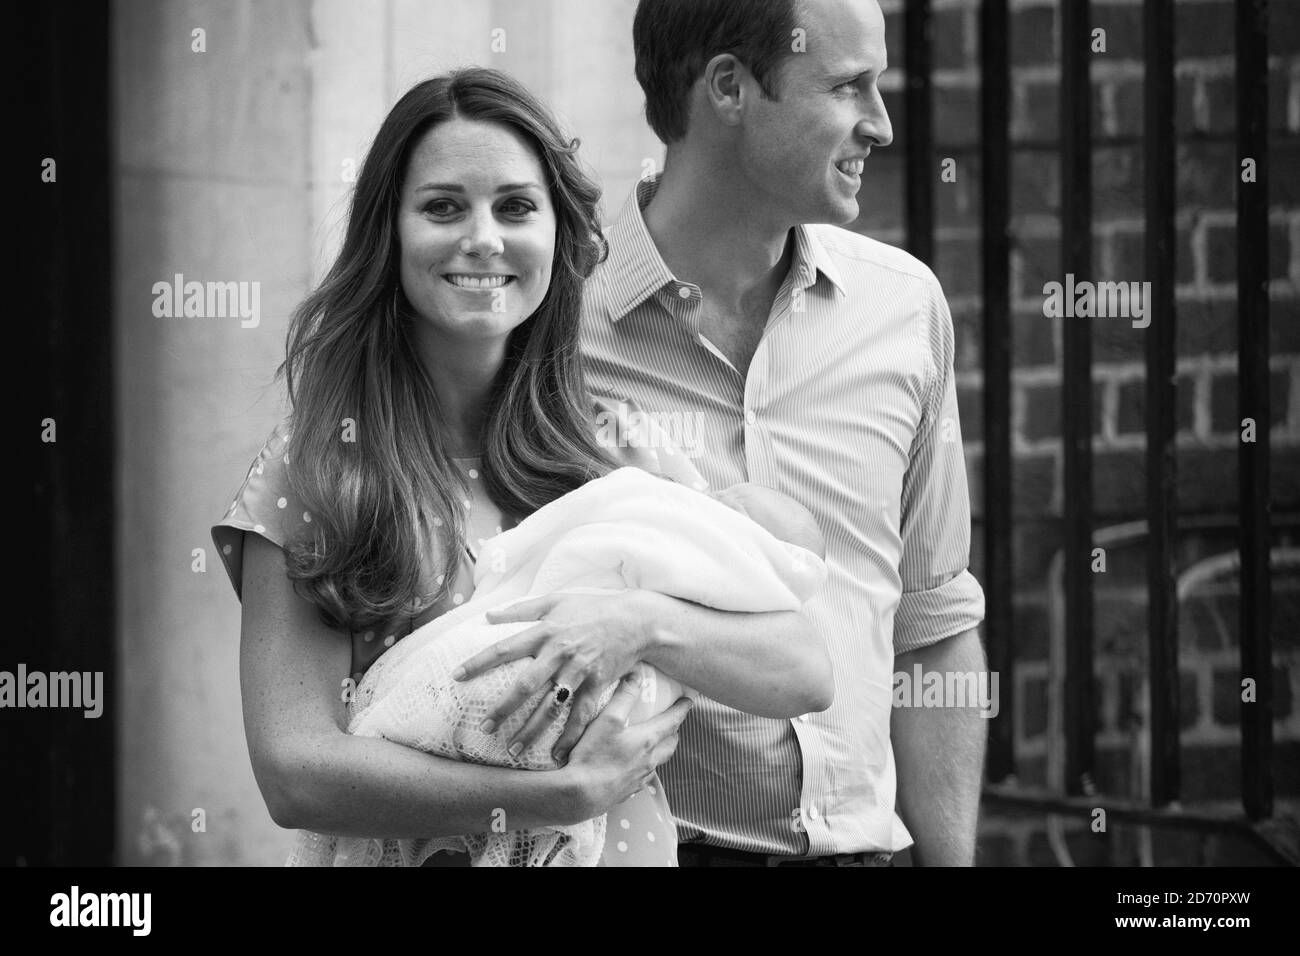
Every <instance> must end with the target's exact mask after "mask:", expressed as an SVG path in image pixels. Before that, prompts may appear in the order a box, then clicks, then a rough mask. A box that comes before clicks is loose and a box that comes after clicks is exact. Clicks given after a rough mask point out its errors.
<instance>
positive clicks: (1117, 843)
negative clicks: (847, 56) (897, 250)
mask: <svg viewBox="0 0 1300 956" xmlns="http://www.w3.org/2000/svg"><path fill="white" fill-rule="evenodd" d="M881 5H882V7H883V8H884V10H885V16H886V29H887V36H886V41H887V45H888V50H889V70H888V71H887V72H886V74H885V75H884V77H883V78H882V87H883V88H884V89H885V99H886V104H887V106H888V107H889V110H890V117H891V119H892V120H893V124H894V134H895V139H894V146H893V147H892V148H886V149H881V150H879V151H876V152H874V153H873V154H872V158H871V160H870V161H869V163H868V173H867V181H866V185H865V186H864V191H863V197H862V198H863V202H862V207H863V215H862V218H861V219H860V220H859V222H858V223H857V224H856V226H855V228H858V229H860V230H861V231H863V232H866V233H868V234H870V235H872V236H874V237H876V238H879V239H882V240H884V241H886V242H891V243H895V244H898V245H902V244H903V218H902V217H903V205H902V202H903V155H902V148H901V146H902V143H903V142H904V141H905V137H906V135H907V118H906V116H905V115H904V111H903V108H902V89H903V83H904V77H905V71H906V62H905V56H904V54H905V50H904V45H903V14H902V6H903V4H902V2H901V0H882V3H881ZM1010 6H1011V14H1010V15H1011V38H1010V42H1011V62H1012V78H1011V89H1012V104H1011V117H1012V128H1011V145H1012V166H1011V189H1012V192H1011V200H1012V203H1011V213H1012V223H1011V228H1012V234H1013V242H1012V262H1011V269H1012V276H1011V278H1012V308H1013V315H1012V331H1013V348H1014V370H1013V379H1012V443H1013V454H1014V459H1015V461H1014V467H1015V475H1014V487H1013V491H1012V494H1013V502H1014V512H1015V519H1016V528H1015V540H1014V602H1015V603H1014V617H1015V630H1016V641H1017V644H1018V660H1017V665H1016V672H1015V674H1014V677H1013V679H1014V681H1015V687H1016V700H1017V701H1018V705H1017V715H1016V721H1015V740H1016V755H1017V762H1018V779H1019V780H1020V781H1021V782H1023V783H1026V784H1032V785H1046V784H1049V783H1050V782H1051V781H1053V780H1055V779H1057V772H1054V770H1056V768H1057V767H1058V762H1059V761H1060V760H1061V759H1062V755H1061V745H1060V741H1061V738H1060V736H1059V727H1058V724H1059V718H1057V717H1055V715H1056V714H1058V713H1059V707H1060V700H1059V687H1053V685H1052V679H1051V673H1052V668H1051V667H1050V666H1049V662H1050V660H1051V658H1052V653H1053V651H1052V649H1053V647H1054V646H1058V647H1059V635H1054V633H1053V631H1052V627H1051V621H1052V614H1051V611H1052V606H1053V605H1052V599H1053V594H1054V593H1056V594H1058V595H1059V578H1054V577H1053V574H1052V571H1051V568H1052V565H1053V558H1054V557H1058V556H1059V549H1060V547H1061V543H1062V537H1061V534H1060V520H1059V519H1060V517H1061V514H1062V504H1063V501H1062V497H1063V496H1062V475H1061V444H1060V428H1061V422H1060V420H1061V404H1060V403H1061V368H1060V360H1061V342H1062V334H1061V323H1062V322H1063V321H1091V322H1092V323H1093V325H1092V331H1093V363H1094V364H1093V382H1094V392H1095V394H1094V402H1093V428H1094V434H1093V453H1094V475H1093V477H1094V482H1095V492H1094V493H1095V511H1096V514H1097V520H1096V528H1097V529H1098V532H1099V533H1101V529H1104V528H1114V527H1116V526H1121V525H1123V524H1124V523H1126V522H1132V521H1134V520H1135V519H1141V518H1142V517H1144V516H1145V463H1144V454H1145V437H1144V423H1145V411H1144V408H1143V405H1144V393H1143V388H1144V375H1143V349H1144V347H1145V341H1144V339H1143V335H1144V332H1143V331H1142V330H1141V329H1135V328H1133V327H1132V326H1131V323H1130V322H1129V321H1127V320H1124V319H1091V320H1088V319H1064V320H1061V319H1049V318H1045V317H1044V315H1043V295H1042V287H1043V283H1045V282H1047V281H1049V280H1057V281H1061V280H1063V278H1064V277H1063V275H1062V274H1061V273H1062V270H1061V268H1060V219H1059V214H1060V161H1059V155H1058V149H1059V129H1058V112H1059V110H1058V95H1059V71H1060V47H1061V44H1060V36H1059V31H1060V20H1059V10H1058V6H1057V4H1055V3H1051V2H1038V0H1018V2H1017V0H1012V3H1011V5H1010ZM1270 7H1271V17H1272V22H1271V24H1270V31H1269V35H1270V41H1269V42H1270V46H1269V116H1270V133H1269V137H1270V142H1269V155H1268V157H1267V163H1268V165H1269V169H1270V191H1271V200H1272V203H1271V209H1270V214H1269V221H1270V226H1271V230H1270V252H1269V277H1270V288H1269V293H1270V302H1271V306H1270V309H1271V354H1272V358H1271V364H1270V368H1271V370H1272V376H1271V381H1270V386H1271V394H1272V402H1273V410H1272V421H1271V422H1270V427H1271V437H1272V442H1273V473H1272V489H1273V492H1272V495H1273V511H1274V514H1275V515H1277V516H1280V517H1282V518H1285V517H1287V516H1290V517H1292V518H1294V517H1296V516H1297V513H1298V512H1300V3H1285V2H1274V3H1272V4H1270ZM977 8H978V4H977V3H976V2H975V0H936V2H934V3H933V18H934V54H933V56H934V76H933V80H934V86H935V102H934V107H935V131H934V132H935V156H934V161H933V170H934V182H935V187H934V188H935V193H936V195H935V199H936V214H937V219H936V258H935V261H934V262H933V263H931V265H932V267H933V268H934V269H935V271H936V273H937V274H938V276H939V278H940V280H941V281H942V283H943V288H944V290H945V292H946V294H947V296H948V301H949V305H950V307H951V309H952V313H953V319H954V322H955V325H956V331H957V355H956V365H957V381H958V390H959V399H960V403H961V413H962V432H963V436H964V438H965V440H966V450H967V461H968V464H969V469H970V477H971V494H972V507H973V512H974V525H975V527H974V536H973V550H972V566H973V569H974V571H975V573H976V574H977V575H981V576H982V569H981V566H982V563H983V555H982V553H981V551H980V547H981V541H982V533H981V532H982V513H983V501H982V480H981V479H982V464H983V441H982V438H983V435H982V431H983V430H982V422H981V415H982V409H981V391H982V374H981V365H980V356H981V343H980V321H981V318H980V307H981V299H980V285H981V280H980V268H981V266H980V243H979V215H980V181H981V170H980V157H979V96H980V84H979V50H978V38H979V37H978V30H979V24H978V9H977ZM1233 15H1234V14H1233V4H1232V3H1231V2H1228V0H1181V2H1178V3H1177V4H1176V7H1175V24H1174V29H1175V48H1176V49H1175V55H1176V84H1177V103H1176V128H1177V133H1178V143H1177V163H1176V169H1175V170H1173V171H1171V174H1172V175H1174V176H1175V177H1176V183H1177V193H1176V203H1177V222H1176V228H1177V270H1176V283H1177V287H1176V290H1175V294H1176V306H1177V321H1178V332H1177V374H1178V377H1177V392H1178V409H1177V416H1178V429H1179V431H1178V455H1179V459H1178V467H1179V476H1178V499H1179V507H1180V510H1181V511H1182V512H1183V513H1184V514H1188V515H1198V516H1203V517H1202V518H1201V519H1199V525H1198V527H1197V528H1195V529H1193V530H1190V531H1185V532H1183V533H1182V534H1180V540H1179V542H1178V549H1179V568H1180V570H1182V571H1184V572H1188V571H1192V572H1193V573H1195V574H1196V575H1197V576H1198V581H1199V583H1197V584H1196V585H1195V586H1194V587H1190V588H1189V591H1188V596H1187V598H1186V599H1185V600H1184V601H1183V604H1182V610H1181V642H1182V646H1181V650H1180V669H1181V672H1182V687H1181V706H1182V720H1183V731H1182V742H1183V797H1184V804H1185V805H1195V806H1207V807H1208V806H1214V807H1221V808H1229V809H1231V808H1234V807H1239V793H1240V791H1239V786H1240V784H1239V779H1240V773H1239V757H1238V747H1237V741H1238V736H1237V735H1238V728H1237V722H1238V719H1239V716H1238V714H1239V704H1238V702H1237V701H1238V698H1237V694H1238V681H1239V674H1238V664H1237V653H1238V652H1237V633H1236V631H1237V617H1236V616H1237V597H1236V586H1235V571H1233V569H1232V568H1231V567H1230V566H1224V567H1220V568H1218V569H1217V571H1216V570H1215V568H1216V560H1217V559H1216V556H1217V555H1222V554H1224V553H1228V552H1232V551H1234V550H1235V548H1236V538H1235V534H1234V525H1233V524H1232V523H1231V516H1232V514H1233V513H1234V512H1235V509H1236V496H1237V454H1238V447H1239V445H1238V442H1239V440H1240V437H1239V435H1240V432H1239V424H1238V414H1237V408H1236V361H1237V359H1236V353H1235V349H1236V339H1237V323H1236V248H1235V242H1236V237H1235V219H1236V213H1235V188H1236V184H1237V181H1238V171H1239V158H1238V157H1237V155H1236V144H1235V140H1234V136H1235V90H1234V80H1233V37H1234V28H1233ZM1092 25H1093V27H1101V28H1104V29H1105V30H1106V41H1107V44H1106V46H1107V49H1106V52H1105V53H1094V54H1092V61H1091V69H1092V86H1093V137H1094V150H1093V187H1094V195H1093V209H1094V236H1093V250H1094V251H1093V257H1094V275H1093V277H1092V278H1094V279H1095V280H1097V281H1143V280H1144V279H1146V278H1147V274H1146V272H1145V269H1144V265H1145V264H1144V261H1143V260H1144V250H1143V215H1142V212H1143V186H1142V178H1143V169H1142V166H1143V157H1142V142H1141V135H1142V112H1143V103H1142V86H1143V82H1142V72H1143V62H1142V9H1141V4H1140V2H1136V0H1127V2H1120V0H1114V2H1109V3H1107V2H1094V3H1093V4H1092ZM948 157H951V158H953V159H955V160H956V163H957V181H956V182H955V183H953V182H949V183H945V182H942V181H941V180H940V178H939V164H940V162H941V160H942V159H944V158H948ZM1275 524H1278V525H1280V524H1281V522H1276V523H1275ZM1108 533H1111V532H1108ZM1113 534H1115V537H1114V538H1113V540H1111V541H1110V543H1108V544H1107V559H1108V560H1107V571H1106V573H1105V574H1104V575H1100V574H1099V575H1098V578H1097V580H1096V582H1095V585H1096V630H1095V641H1096V652H1097V671H1098V673H1097V682H1098V693H1097V702H1098V714H1097V730H1098V735H1097V747H1098V766H1097V773H1096V783H1097V785H1098V787H1099V790H1100V792H1101V793H1102V794H1113V795H1122V796H1139V795H1140V794H1141V792H1142V779H1141V778H1142V775H1143V773H1144V772H1145V770H1144V768H1146V767H1147V766H1148V762H1147V761H1146V760H1145V757H1144V754H1143V750H1144V746H1145V745H1144V738H1145V735H1146V722H1145V718H1144V714H1143V703H1142V701H1143V680H1144V678H1143V675H1144V673H1145V667H1146V660H1145V658H1146V615H1147V609H1146V600H1145V597H1146V596H1145V564H1144V562H1145V556H1144V554H1143V542H1142V540H1141V537H1140V535H1139V536H1138V537H1136V538H1134V539H1131V540H1129V539H1126V538H1125V537H1124V536H1123V535H1122V534H1119V533H1113ZM1298 538H1300V535H1297V533H1296V531H1295V529H1294V528H1292V529H1291V530H1290V531H1288V530H1287V529H1286V528H1284V527H1276V530H1275V546H1277V547H1284V546H1285V547H1291V548H1296V547H1297V546H1300V545H1298V542H1297V539H1298ZM1193 569H1195V570H1193ZM1274 594H1275V605H1274V609H1275V610H1274V627H1273V631H1274V635H1273V636H1274V642H1275V671H1274V678H1273V679H1274V688H1275V694H1276V708H1275V715H1276V723H1275V727H1274V737H1275V746H1276V767H1275V789H1276V793H1277V796H1278V804H1279V809H1280V810H1281V811H1282V812H1291V813H1295V812H1296V809H1297V807H1300V799H1297V798H1300V710H1297V708H1296V707H1295V705H1294V698H1295V697H1296V696H1297V694H1300V570H1298V569H1297V568H1296V567H1291V569H1290V570H1289V572H1287V571H1282V570H1279V571H1276V572H1275V586H1274ZM1004 679H1005V678H1004ZM1058 772H1059V771H1058ZM1098 805H1099V806H1104V805H1105V802H1104V797H1099V798H1098ZM1050 826H1059V827H1060V828H1061V829H1060V832H1059V833H1058V834H1055V835H1053V834H1052V833H1050ZM1050 826H1049V821H1048V820H1046V819H1045V818H1044V817H1043V816H1042V815H1036V816H1035V815H1026V816H1023V817H1018V818H1013V817H1000V816H995V815H993V814H986V815H985V819H984V822H983V824H982V834H981V861H982V862H986V863H1021V864H1024V863H1035V864H1042V863H1048V864H1050V863H1053V862H1055V861H1056V859H1057V857H1056V856H1055V855H1054V853H1053V852H1052V849H1051V847H1052V845H1053V844H1056V845H1063V846H1065V847H1067V848H1068V849H1069V852H1070V854H1071V856H1072V857H1073V859H1074V860H1075V862H1080V863H1106V862H1110V863H1125V862H1135V861H1137V860H1139V859H1150V860H1154V862H1157V863H1172V862H1190V863H1195V862H1204V861H1209V862H1220V863H1222V862H1257V861H1260V860H1262V857H1260V855H1259V854H1258V853H1257V852H1256V851H1253V850H1251V849H1250V848H1248V847H1246V846H1245V845H1243V844H1241V843H1240V842H1238V841H1232V840H1213V839H1211V840H1209V841H1207V840H1205V839H1204V838H1201V837H1198V836H1195V835H1189V834H1184V833H1171V832H1164V833H1160V832H1156V833H1154V834H1153V835H1151V836H1150V837H1149V838H1148V837H1147V836H1146V835H1144V834H1142V833H1140V832H1139V831H1137V830H1136V829H1133V828H1124V827H1122V826H1118V825H1112V826H1110V827H1109V834H1108V835H1105V836H1101V837H1099V835H1097V834H1094V833H1092V832H1091V831H1090V830H1089V829H1087V828H1086V827H1085V826H1084V825H1083V821H1081V820H1068V821H1066V820H1059V819H1058V820H1057V821H1056V822H1055V823H1052V824H1050ZM1053 836H1059V840H1055V839H1053ZM1148 841H1149V842H1148Z"/></svg>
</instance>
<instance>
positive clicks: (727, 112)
mask: <svg viewBox="0 0 1300 956" xmlns="http://www.w3.org/2000/svg"><path fill="white" fill-rule="evenodd" d="M701 79H702V80H703V81H704V101H705V103H707V104H708V106H709V108H710V109H711V110H712V111H713V114H714V115H715V116H716V117H717V118H718V120H719V121H720V122H722V123H723V124H724V125H726V126H739V125H740V120H741V116H742V115H743V113H744V110H745V106H746V105H747V104H746V99H747V93H748V91H747V90H746V88H745V87H746V81H748V80H749V79H750V75H749V70H748V69H746V67H745V64H743V63H741V62H740V61H739V60H738V59H736V56H735V54H733V53H719V54H718V55H717V56H715V57H714V58H713V59H711V60H709V62H708V63H707V64H706V65H705V67H704V75H703V76H702V77H701Z"/></svg>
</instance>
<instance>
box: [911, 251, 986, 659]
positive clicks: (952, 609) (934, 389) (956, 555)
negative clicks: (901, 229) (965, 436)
mask: <svg viewBox="0 0 1300 956" xmlns="http://www.w3.org/2000/svg"><path fill="white" fill-rule="evenodd" d="M927 288H928V292H929V295H928V299H929V301H928V303H927V304H926V306H925V309H926V319H927V321H928V339H929V342H928V345H929V350H930V355H931V358H932V360H933V363H934V364H933V366H932V374H931V387H930V388H929V389H928V395H927V400H926V405H925V412H924V418H923V419H922V422H921V425H920V427H919V428H918V430H917V434H916V438H915V440H914V442H913V445H912V453H911V458H910V461H909V464H908V467H907V471H906V473H905V474H904V475H903V489H902V513H901V535H902V541H903V552H902V560H901V561H900V564H899V575H900V577H901V578H902V585H903V594H902V597H901V599H900V600H899V605H898V611H897V614H896V615H895V618H894V652H895V653H896V654H901V653H903V652H905V651H911V650H916V649H917V648H920V647H925V646H926V645H928V644H934V643H936V642H938V641H941V640H943V639H945V638H948V637H953V636H954V635H957V634H961V633H963V632H965V631H968V630H970V629H971V628H973V627H976V626H978V625H979V623H980V622H981V621H982V620H984V589H983V588H982V587H980V583H979V582H978V581H977V580H975V576H974V575H973V574H971V573H970V570H969V564H970V490H969V488H968V486H967V483H966V458H965V452H964V451H963V447H962V440H961V419H960V417H959V416H958V414H957V386H956V382H955V377H954V374H953V353H954V351H955V349H954V334H953V324H952V315H951V313H950V312H949V310H948V303H947V300H946V299H945V298H944V295H943V290H942V289H941V288H940V287H939V282H938V280H937V279H935V278H934V277H933V276H931V277H930V281H929V283H928V286H927Z"/></svg>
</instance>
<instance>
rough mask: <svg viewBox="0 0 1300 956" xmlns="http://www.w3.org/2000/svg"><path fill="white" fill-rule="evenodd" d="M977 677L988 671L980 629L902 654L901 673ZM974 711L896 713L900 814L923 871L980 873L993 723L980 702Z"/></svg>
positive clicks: (972, 705) (897, 661) (893, 727)
mask: <svg viewBox="0 0 1300 956" xmlns="http://www.w3.org/2000/svg"><path fill="white" fill-rule="evenodd" d="M917 664H920V665H921V668H922V672H923V673H929V672H930V671H938V672H940V673H953V672H957V673H961V674H967V673H974V674H979V673H981V672H983V671H985V670H986V669H987V667H988V664H987V662H986V660H985V658H984V648H983V647H982V646H981V645H980V640H979V633H978V632H977V631H976V630H975V629H974V628H972V629H971V630H969V631H963V632H962V633H961V634H958V635H955V636H954V637H950V638H947V639H946V640H942V641H939V642H937V643H935V644H930V645H927V646H926V647H922V648H918V649H916V650H913V651H907V652H906V653H903V654H899V655H897V656H896V657H895V658H894V670H895V672H898V671H902V672H903V673H905V674H908V675H911V674H912V673H913V668H914V667H915V666H916V665H917ZM967 703H968V704H970V706H967V707H895V708H894V710H893V715H892V717H891V718H890V737H891V739H892V741H893V747H894V762H895V765H896V767H897V771H898V798H897V803H898V815H899V816H900V817H902V818H903V822H904V823H905V824H906V825H907V828H908V830H910V831H911V833H912V838H913V839H914V840H915V841H916V843H915V845H914V846H913V848H912V858H913V860H914V861H915V862H916V863H917V864H918V865H920V866H972V865H973V864H974V862H975V828H976V822H977V821H978V818H979V801H980V785H981V783H982V781H983V776H984V748H985V744H986V742H987V739H988V719H987V718H985V717H981V716H980V710H981V708H980V706H979V704H978V702H977V701H968V702H967Z"/></svg>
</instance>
